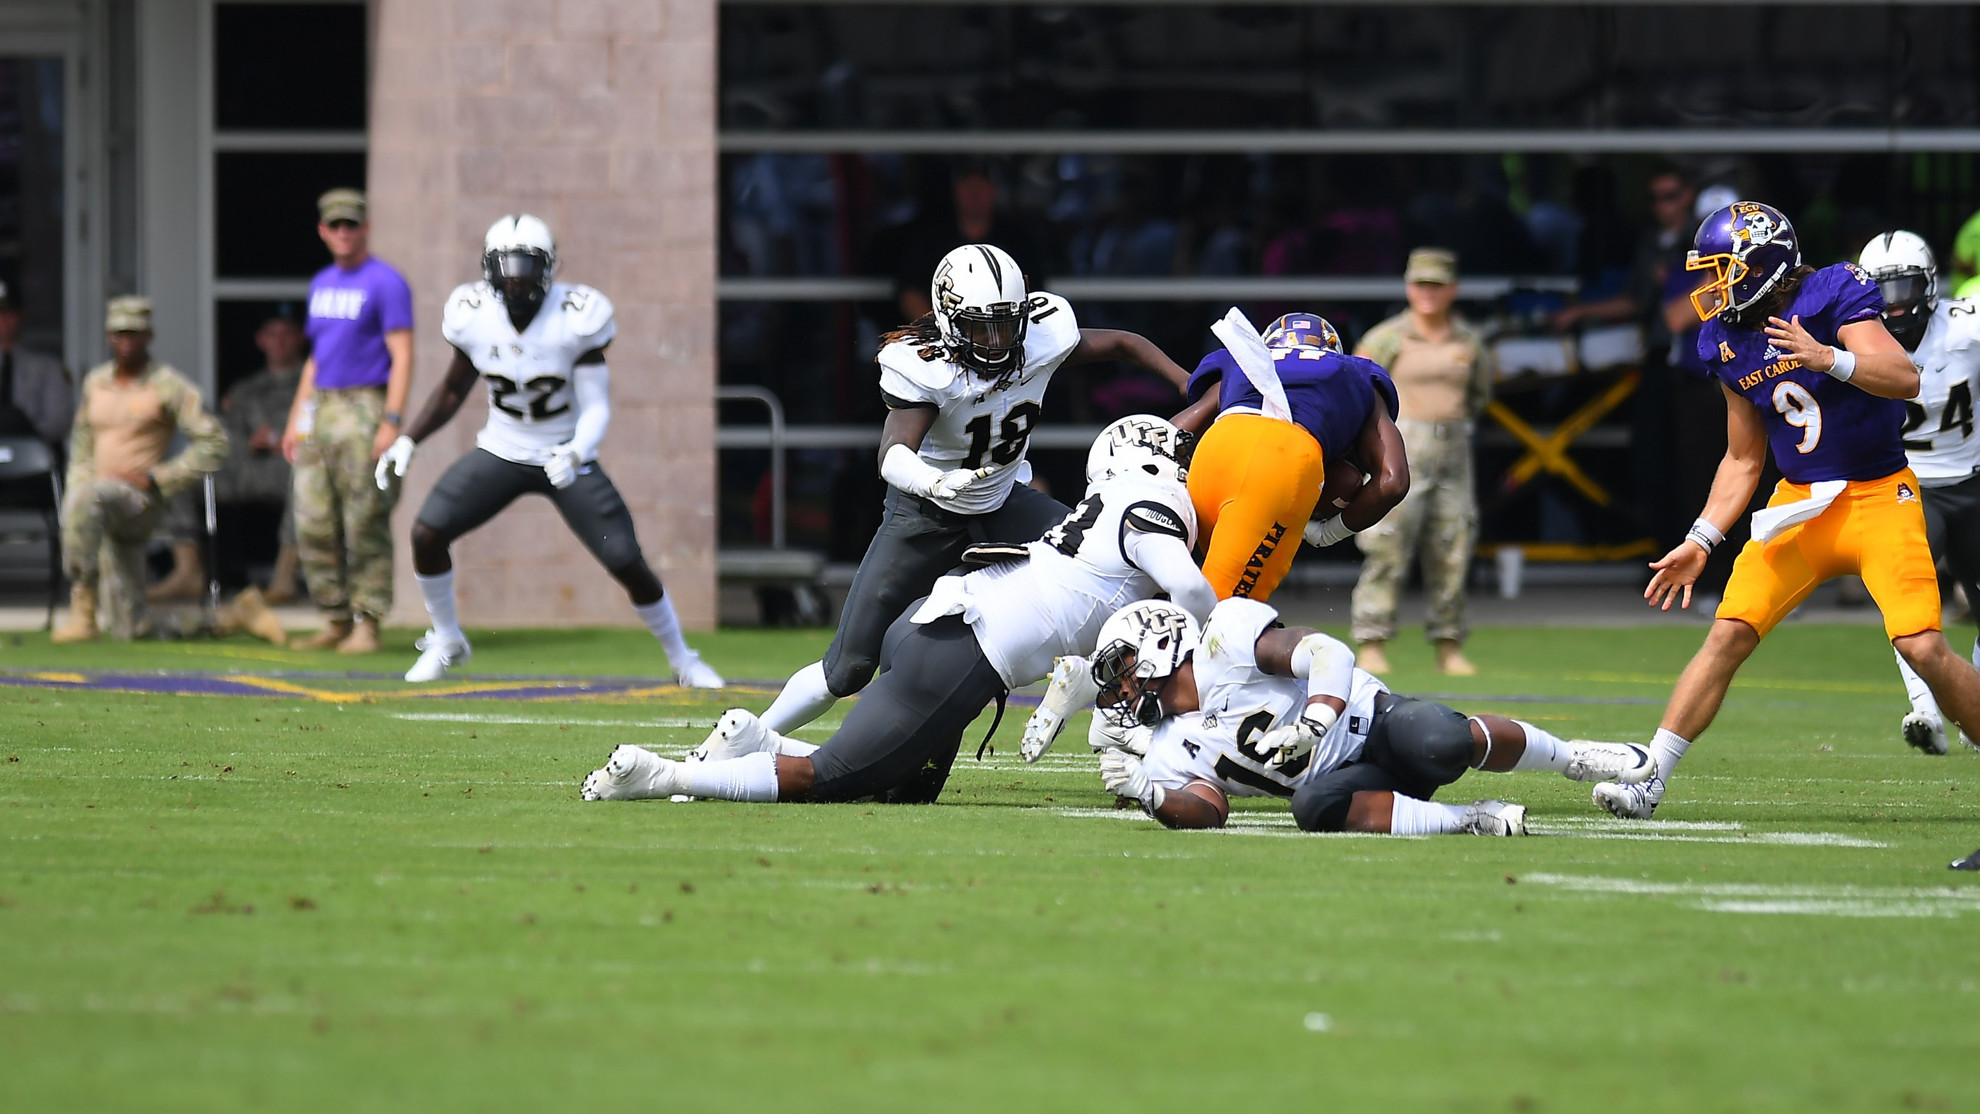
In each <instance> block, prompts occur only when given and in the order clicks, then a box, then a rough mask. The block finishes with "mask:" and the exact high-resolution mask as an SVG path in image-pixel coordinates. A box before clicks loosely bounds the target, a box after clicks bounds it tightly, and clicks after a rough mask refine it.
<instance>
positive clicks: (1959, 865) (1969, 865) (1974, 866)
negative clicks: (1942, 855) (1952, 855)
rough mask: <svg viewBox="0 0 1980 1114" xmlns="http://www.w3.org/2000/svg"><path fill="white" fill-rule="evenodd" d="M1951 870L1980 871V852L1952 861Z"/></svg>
mask: <svg viewBox="0 0 1980 1114" xmlns="http://www.w3.org/2000/svg"><path fill="white" fill-rule="evenodd" d="M1951 869H1953V870H1980V851H1975V852H1974V853H1973V854H1971V855H1968V856H1967V857H1965V858H1963V859H1954V860H1953V861H1952V866H1951Z"/></svg>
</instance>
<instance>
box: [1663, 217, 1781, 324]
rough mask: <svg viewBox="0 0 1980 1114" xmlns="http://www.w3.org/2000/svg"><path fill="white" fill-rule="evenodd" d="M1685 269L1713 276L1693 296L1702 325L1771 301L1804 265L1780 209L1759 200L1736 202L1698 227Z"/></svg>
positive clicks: (1687, 256)
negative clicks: (1766, 299)
mask: <svg viewBox="0 0 1980 1114" xmlns="http://www.w3.org/2000/svg"><path fill="white" fill-rule="evenodd" d="M1684 266H1685V269H1686V270H1690V271H1710V272H1711V278H1710V279H1709V280H1708V281H1707V282H1706V283H1705V285H1703V286H1701V287H1699V288H1698V289H1697V290H1694V291H1692V292H1691V304H1692V306H1693V308H1695V309H1697V310H1698V317H1699V320H1701V321H1710V320H1711V319H1712V318H1714V317H1717V316H1718V315H1719V314H1721V313H1724V312H1726V311H1727V310H1734V311H1738V310H1743V309H1745V308H1747V307H1748V306H1751V305H1752V304H1753V303H1755V302H1757V301H1759V300H1760V299H1762V298H1764V297H1766V296H1767V292H1768V291H1770V290H1772V289H1773V288H1774V287H1775V285H1777V284H1778V283H1779V282H1780V281H1781V279H1782V278H1784V277H1785V276H1786V275H1787V273H1788V272H1789V271H1792V270H1794V269H1795V268H1796V267H1799V266H1801V241H1800V237H1798V236H1796V235H1795V234H1794V225H1793V224H1792V223H1790V222H1789V221H1788V219H1787V216H1786V215H1785V214H1784V213H1782V212H1781V211H1780V210H1779V209H1776V208H1774V207H1773V206H1772V205H1762V204H1761V203H1760V202H1758V201H1735V202H1733V203H1732V204H1731V205H1728V206H1726V207H1725V208H1723V209H1719V210H1717V211H1715V212H1713V213H1712V215H1711V216H1709V217H1706V218H1705V223H1703V224H1701V225H1699V226H1698V232H1697V234H1696V235H1694V236H1693V237H1692V238H1691V252H1690V253H1689V254H1688V255H1686V256H1685V260H1684Z"/></svg>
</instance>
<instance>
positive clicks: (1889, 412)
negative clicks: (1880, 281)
mask: <svg viewBox="0 0 1980 1114" xmlns="http://www.w3.org/2000/svg"><path fill="white" fill-rule="evenodd" d="M1883 309H1884V299H1883V296H1882V295H1881V294H1879V293H1878V292H1877V284H1876V283H1874V282H1872V281H1870V276H1868V275H1866V274H1864V273H1863V270H1862V269H1861V268H1859V267H1858V266H1857V265H1856V264H1854V263H1838V264H1836V265H1834V266H1831V267H1824V268H1822V269H1821V270H1819V271H1816V272H1815V273H1814V274H1812V275H1809V276H1808V277H1807V278H1805V279H1803V280H1802V282H1801V286H1800V287H1799V288H1798V289H1797V290H1796V291H1795V293H1794V298H1793V299H1792V300H1791V301H1789V303H1788V305H1787V308H1786V309H1783V310H1782V311H1781V312H1780V313H1778V314H1776V316H1778V317H1780V318H1782V319H1784V320H1793V319H1794V318H1795V317H1797V316H1798V317H1800V318H1801V327H1802V328H1804V329H1806V330H1808V333H1809V335H1810V336H1812V337H1814V338H1815V339H1816V340H1817V341H1819V342H1821V343H1823V344H1829V345H1833V344H1835V343H1836V330H1838V329H1840V328H1842V327H1843V326H1844V325H1848V324H1851V323H1852V322H1856V321H1869V320H1873V319H1875V318H1876V317H1877V316H1878V315H1879V314H1880V313H1882V312H1883ZM1698 358H1699V359H1701V360H1703V361H1705V365H1706V366H1707V367H1710V368H1711V369H1712V370H1713V372H1714V373H1715V374H1717V375H1718V377H1719V379H1720V380H1721V381H1723V382H1724V383H1725V384H1726V386H1728V387H1730V388H1732V389H1733V390H1735V391H1737V392H1739V393H1740V395H1741V396H1743V397H1744V398H1745V399H1746V400H1747V401H1748V402H1751V403H1752V404H1753V405H1754V406H1755V407H1757V408H1758V409H1759V410H1760V414H1761V416H1762V417H1763V418H1764V419H1765V421H1766V424H1767V441H1768V444H1769V445H1770V446H1771V447H1772V448H1773V450H1774V463H1775V464H1776V465H1777V466H1779V468H1780V470H1781V474H1782V475H1783V476H1785V477H1787V480H1788V482H1789V483H1797V484H1812V483H1816V482H1819V481H1821V480H1875V479H1881V478H1883V477H1885V476H1888V475H1891V474H1892V473H1894V472H1899V471H1902V470H1903V469H1904V467H1905V458H1904V443H1903V441H1902V439H1901V437H1900V434H1899V430H1900V429H1902V428H1903V426H1904V403H1903V402H1901V401H1899V400H1898V399H1894V398H1878V397H1877V396H1876V395H1873V394H1871V393H1870V392H1868V391H1865V390H1863V389H1861V388H1859V387H1852V386H1850V385H1849V384H1848V383H1844V382H1841V381H1839V380H1837V379H1835V378H1833V377H1831V376H1829V375H1826V374H1824V373H1822V372H1819V371H1815V370H1813V369H1812V368H1805V367H1802V366H1801V361H1799V360H1796V359H1792V358H1790V357H1788V356H1786V355H1784V354H1783V353H1782V352H1781V351H1780V350H1779V349H1778V348H1776V347H1774V345H1773V344H1772V343H1771V342H1770V340H1769V338H1768V336H1767V334H1766V333H1765V332H1764V331H1763V330H1762V329H1742V328H1738V327H1736V326H1733V325H1732V324H1730V323H1728V322H1727V321H1726V320H1725V318H1724V317H1714V318H1713V319H1712V320H1710V321H1707V322H1705V325H1704V327H1703V328H1702V329H1700V330H1699V332H1698Z"/></svg>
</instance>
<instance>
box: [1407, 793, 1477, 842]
mask: <svg viewBox="0 0 1980 1114" xmlns="http://www.w3.org/2000/svg"><path fill="white" fill-rule="evenodd" d="M1395 799H1396V803H1395V808H1394V811H1392V812H1391V813H1390V814H1389V834H1390V835H1399V836H1418V835H1444V834H1446V833H1448V832H1455V831H1457V830H1458V829H1460V828H1462V827H1464V808H1463V807H1462V806H1460V805H1440V804H1438V803H1437V802H1435V801H1419V800H1417V799H1416V798H1415V797H1405V796H1403V795H1402V794H1401V793H1397V794H1395Z"/></svg>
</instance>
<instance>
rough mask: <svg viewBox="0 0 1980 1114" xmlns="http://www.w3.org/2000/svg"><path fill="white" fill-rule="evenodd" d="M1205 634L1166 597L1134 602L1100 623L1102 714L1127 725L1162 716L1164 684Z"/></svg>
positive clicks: (1097, 676) (1096, 672) (1096, 676)
mask: <svg viewBox="0 0 1980 1114" xmlns="http://www.w3.org/2000/svg"><path fill="white" fill-rule="evenodd" d="M1202 639H1203V632H1202V631H1201V630H1199V629H1198V628H1197V625H1196V620H1195V619H1194V618H1193V617H1191V615H1190V613H1189V612H1187V611H1184V610H1183V609H1182V608H1180V607H1177V606H1176V605H1175V604H1172V603H1169V602H1168V601H1166V600H1142V601H1141V602H1140V603H1131V604H1129V605H1127V606H1126V607H1123V608H1121V609H1120V610H1119V611H1116V612H1114V613H1113V614H1112V615H1111V616H1109V617H1108V619H1107V621H1106V622H1105V623H1103V624H1101V626H1100V636H1099V638H1098V640H1097V648H1096V649H1095V650H1094V651H1093V683H1094V684H1097V685H1099V686H1100V696H1099V700H1098V703H1097V705H1096V707H1097V709H1098V714H1100V715H1104V716H1107V717H1108V718H1109V719H1112V720H1113V721H1114V722H1115V723H1116V724H1118V725H1120V726H1121V727H1147V726H1150V725H1152V724H1154V723H1155V722H1156V721H1157V720H1160V719H1161V718H1162V717H1163V716H1164V715H1166V714H1167V713H1165V712H1164V711H1163V710H1162V697H1161V688H1162V683H1163V682H1164V681H1166V680H1168V679H1169V678H1170V677H1172V676H1174V675H1175V672H1176V670H1178V669H1180V668H1182V663H1183V662H1185V661H1188V660H1189V656H1190V655H1191V654H1193V653H1195V652H1196V646H1197V643H1199V642H1201V641H1202Z"/></svg>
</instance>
